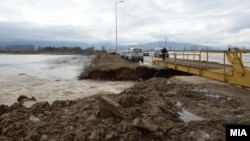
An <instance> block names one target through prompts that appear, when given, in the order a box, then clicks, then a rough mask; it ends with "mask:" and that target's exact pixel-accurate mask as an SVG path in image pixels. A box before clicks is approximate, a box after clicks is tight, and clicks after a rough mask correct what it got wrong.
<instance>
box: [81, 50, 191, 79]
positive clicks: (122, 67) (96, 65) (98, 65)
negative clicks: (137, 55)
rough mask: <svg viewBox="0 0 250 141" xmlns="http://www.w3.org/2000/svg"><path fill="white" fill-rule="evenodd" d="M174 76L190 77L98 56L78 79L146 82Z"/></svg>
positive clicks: (169, 70) (111, 56)
mask: <svg viewBox="0 0 250 141" xmlns="http://www.w3.org/2000/svg"><path fill="white" fill-rule="evenodd" d="M175 75H190V74H188V73H184V72H181V71H176V70H172V69H164V68H156V67H152V66H146V65H140V63H138V62H129V61H127V60H125V59H123V58H121V57H119V56H118V55H111V54H100V55H98V56H97V57H96V58H95V59H94V60H93V62H92V64H91V65H89V66H88V67H87V68H85V69H84V70H83V72H82V74H81V75H80V76H79V79H94V80H113V81H114V80H115V81H116V80H119V81H122V80H140V81H143V80H147V79H150V78H153V77H164V78H169V77H171V76H175Z"/></svg>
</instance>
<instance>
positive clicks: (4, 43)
mask: <svg viewBox="0 0 250 141" xmlns="http://www.w3.org/2000/svg"><path fill="white" fill-rule="evenodd" d="M9 45H34V46H35V47H39V46H41V47H45V46H55V47H61V46H68V47H75V46H78V47H82V48H87V47H90V45H89V44H86V43H82V42H64V41H62V42H55V41H0V47H5V46H9Z"/></svg>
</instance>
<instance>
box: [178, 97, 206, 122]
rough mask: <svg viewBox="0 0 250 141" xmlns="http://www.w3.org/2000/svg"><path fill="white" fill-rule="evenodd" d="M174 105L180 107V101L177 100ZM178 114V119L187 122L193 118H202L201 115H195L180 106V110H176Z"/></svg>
mask: <svg viewBox="0 0 250 141" xmlns="http://www.w3.org/2000/svg"><path fill="white" fill-rule="evenodd" d="M176 106H177V107H179V108H181V107H182V103H181V102H180V101H177V103H176ZM178 114H179V115H180V117H179V118H180V119H181V120H183V121H184V122H189V121H194V120H203V118H202V117H200V116H197V115H195V114H193V113H191V112H189V111H187V110H186V109H185V108H182V111H181V112H178Z"/></svg>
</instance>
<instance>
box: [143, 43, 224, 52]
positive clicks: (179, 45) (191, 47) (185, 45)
mask: <svg viewBox="0 0 250 141" xmlns="http://www.w3.org/2000/svg"><path fill="white" fill-rule="evenodd" d="M141 46H142V47H143V48H144V49H145V50H151V49H154V48H157V47H165V42H150V43H146V44H143V45H141ZM166 48H167V49H168V50H202V49H203V50H204V49H209V50H214V49H221V47H212V46H204V45H198V44H189V43H181V42H167V43H166Z"/></svg>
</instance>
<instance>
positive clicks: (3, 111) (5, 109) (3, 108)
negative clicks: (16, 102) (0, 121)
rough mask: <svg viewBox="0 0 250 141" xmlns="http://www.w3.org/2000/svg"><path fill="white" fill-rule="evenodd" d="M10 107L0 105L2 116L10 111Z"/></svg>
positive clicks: (0, 114)
mask: <svg viewBox="0 0 250 141" xmlns="http://www.w3.org/2000/svg"><path fill="white" fill-rule="evenodd" d="M8 109H9V107H8V106H6V105H0V117H1V116H2V115H3V114H4V113H6V112H7V111H8Z"/></svg>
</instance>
